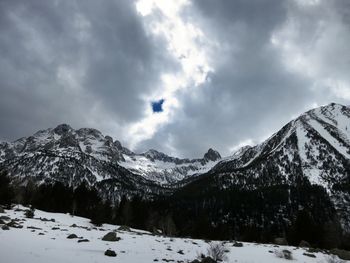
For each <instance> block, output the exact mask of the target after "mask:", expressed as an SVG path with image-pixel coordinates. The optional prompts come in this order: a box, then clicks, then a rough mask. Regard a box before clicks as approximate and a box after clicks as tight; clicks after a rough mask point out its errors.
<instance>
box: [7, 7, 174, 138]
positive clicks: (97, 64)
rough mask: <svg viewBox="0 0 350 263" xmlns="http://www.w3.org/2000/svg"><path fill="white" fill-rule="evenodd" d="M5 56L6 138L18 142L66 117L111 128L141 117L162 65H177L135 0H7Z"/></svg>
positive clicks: (79, 123)
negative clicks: (152, 34) (144, 21)
mask: <svg viewBox="0 0 350 263" xmlns="http://www.w3.org/2000/svg"><path fill="white" fill-rule="evenodd" d="M0 56H1V60H0V91H1V96H0V122H1V129H0V138H2V139H10V140H12V139H16V138H18V137H19V136H24V135H30V134H31V133H32V132H34V131H36V130H38V129H43V128H46V127H52V126H55V125H57V124H58V123H61V122H68V123H71V124H72V125H73V127H77V128H78V127H81V126H97V127H95V128H99V129H102V130H103V131H106V130H107V131H110V130H109V128H110V127H108V124H106V122H107V123H108V122H112V121H113V122H115V123H117V124H118V125H120V126H122V125H123V124H125V123H128V122H132V121H135V120H137V119H139V118H141V117H142V115H143V114H144V108H145V107H147V106H149V104H148V103H147V105H146V104H145V102H144V101H143V100H142V97H143V96H144V95H146V94H149V93H151V92H153V91H154V90H156V89H157V88H159V87H158V86H159V85H158V84H159V73H160V71H161V70H164V69H166V68H173V67H175V64H174V62H173V61H172V59H171V58H170V56H169V55H168V54H167V53H166V51H165V44H164V43H163V42H162V41H161V40H160V39H155V38H152V37H150V36H149V35H147V34H146V33H145V30H144V28H143V25H142V21H141V18H140V17H139V16H138V15H137V14H136V10H135V7H134V1H129V0H118V1H64V0H62V1H36V0H33V1H16V0H15V1H12V0H11V1H1V3H0ZM98 126H100V127H98ZM112 132H115V133H116V134H117V133H118V131H115V130H114V131H112ZM113 135H115V134H113Z"/></svg>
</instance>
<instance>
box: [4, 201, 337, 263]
mask: <svg viewBox="0 0 350 263" xmlns="http://www.w3.org/2000/svg"><path fill="white" fill-rule="evenodd" d="M25 209H26V208H25V207H22V206H17V207H16V209H14V210H5V213H1V214H0V216H2V217H4V216H6V217H9V218H11V219H8V220H5V221H6V222H9V221H10V220H12V219H15V218H16V222H17V225H20V226H22V228H14V227H10V228H9V230H1V229H0V255H1V256H0V258H1V261H2V262H6V263H18V262H27V263H34V262H35V263H41V262H42V263H46V262H67V263H69V262H85V263H88V262H112V261H113V262H128V263H139V262H144V263H147V262H191V261H192V260H194V259H195V258H197V256H198V255H200V254H201V253H204V254H206V252H207V249H208V247H209V244H208V242H209V241H204V240H198V239H189V238H170V237H165V236H161V235H153V234H151V233H149V232H145V231H140V230H136V229H130V230H127V229H126V230H118V228H119V226H116V225H106V224H105V225H103V226H101V227H95V226H94V225H92V224H90V223H89V220H88V219H86V218H82V217H76V216H74V217H73V216H70V215H68V214H59V213H47V212H43V211H40V210H36V211H35V215H34V218H33V219H30V218H26V217H25V216H24V212H25ZM109 231H115V232H116V234H117V236H118V237H119V238H120V240H119V241H116V242H111V241H103V240H101V238H102V237H103V236H104V235H105V234H107V233H108V232H109ZM70 234H76V235H77V238H73V239H68V238H67V237H68V236H69V235H70ZM83 239H85V241H83V242H79V241H81V240H83ZM242 245H243V246H242V247H234V246H233V243H232V242H228V241H227V242H225V248H226V249H227V253H226V256H227V260H226V261H227V262H251V263H254V262H259V263H265V262H266V263H273V262H276V263H278V262H287V261H286V260H285V259H282V258H278V257H277V256H276V253H277V254H278V253H279V252H280V251H282V250H284V249H287V250H289V251H291V252H292V257H293V262H303V263H313V262H315V263H316V262H327V260H328V259H329V258H331V257H332V256H330V255H327V254H323V253H321V252H317V253H310V252H307V250H308V249H307V248H296V247H290V246H276V245H271V244H257V243H243V244H242ZM107 249H110V250H113V251H115V252H116V254H117V255H116V257H107V256H105V255H104V253H105V251H106V250H107ZM305 253H306V254H308V255H304V254H305ZM310 254H311V256H313V257H310ZM334 258H337V257H334Z"/></svg>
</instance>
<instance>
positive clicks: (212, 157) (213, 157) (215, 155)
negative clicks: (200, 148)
mask: <svg viewBox="0 0 350 263" xmlns="http://www.w3.org/2000/svg"><path fill="white" fill-rule="evenodd" d="M204 159H206V160H209V161H217V160H219V159H221V155H220V153H219V152H218V151H215V150H213V149H212V148H209V150H208V151H207V152H206V153H205V154H204Z"/></svg>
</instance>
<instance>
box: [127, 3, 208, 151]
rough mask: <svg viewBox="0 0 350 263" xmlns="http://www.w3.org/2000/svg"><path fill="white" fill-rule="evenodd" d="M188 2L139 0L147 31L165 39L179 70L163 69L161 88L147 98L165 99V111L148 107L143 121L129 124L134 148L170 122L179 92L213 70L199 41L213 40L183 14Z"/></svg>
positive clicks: (138, 5)
mask: <svg viewBox="0 0 350 263" xmlns="http://www.w3.org/2000/svg"><path fill="white" fill-rule="evenodd" d="M187 5H190V3H189V1H188V0H177V1H160V0H140V1H138V2H137V3H136V9H137V11H138V13H139V14H140V15H141V16H142V17H144V20H145V21H146V19H147V21H148V23H146V22H145V27H146V30H147V31H149V33H151V34H154V35H157V36H161V37H163V38H164V39H165V40H166V42H167V48H168V51H169V53H170V54H172V55H173V56H174V58H175V59H176V61H177V62H178V63H179V65H180V71H178V72H176V73H174V72H162V73H161V81H162V83H161V87H160V88H159V89H155V92H154V93H153V94H150V95H149V96H145V97H144V100H145V101H146V104H147V102H151V101H155V100H160V99H164V105H163V109H164V110H163V111H162V112H159V113H158V114H154V113H153V111H152V110H151V107H149V108H147V109H146V110H145V111H146V114H145V117H144V118H143V119H142V120H141V121H139V122H136V123H133V124H131V125H130V126H129V127H127V132H128V134H129V137H130V141H131V148H134V147H136V146H137V144H138V143H139V142H141V141H143V140H147V139H150V138H152V136H153V135H154V134H155V132H156V131H157V129H158V128H159V127H160V126H162V125H164V124H166V123H168V122H170V121H171V119H172V116H173V114H174V113H175V111H176V110H177V109H178V108H179V107H181V102H179V101H178V99H177V93H178V92H180V91H181V92H184V91H186V89H193V88H196V87H198V86H199V85H200V84H202V83H204V82H205V80H206V78H207V74H208V73H209V72H211V71H213V69H212V68H211V67H210V65H209V62H208V60H207V54H206V49H205V47H203V46H200V45H199V44H198V43H200V42H207V43H208V44H207V45H208V46H209V45H210V41H209V40H208V39H206V36H205V35H204V33H203V32H202V30H201V29H200V28H198V27H197V26H196V25H193V24H191V23H188V22H185V21H183V19H182V17H181V11H182V10H183V8H185V7H186V6H187ZM159 14H160V15H159ZM203 40H205V41H203Z"/></svg>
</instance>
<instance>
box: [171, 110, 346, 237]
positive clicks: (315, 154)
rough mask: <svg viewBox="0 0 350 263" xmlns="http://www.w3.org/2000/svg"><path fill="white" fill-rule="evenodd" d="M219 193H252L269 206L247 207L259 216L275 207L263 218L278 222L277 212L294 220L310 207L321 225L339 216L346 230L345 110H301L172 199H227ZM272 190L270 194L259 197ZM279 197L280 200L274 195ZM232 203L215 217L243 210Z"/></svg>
mask: <svg viewBox="0 0 350 263" xmlns="http://www.w3.org/2000/svg"><path fill="white" fill-rule="evenodd" d="M322 189H324V191H323V190H322ZM223 192H225V193H227V195H231V196H233V193H235V192H236V193H238V192H239V193H240V194H241V196H244V195H245V193H250V196H251V200H252V199H253V196H254V195H255V194H256V196H255V197H254V198H256V199H254V200H255V201H254V202H256V203H258V202H265V203H266V206H269V208H267V207H264V206H262V207H261V210H259V212H258V210H256V209H257V207H258V204H256V205H254V204H253V205H252V207H251V208H250V209H251V210H252V211H255V212H256V213H257V214H261V216H264V213H265V212H266V213H267V210H268V209H270V208H272V207H273V206H274V208H273V209H272V210H271V214H270V215H268V216H267V217H268V218H266V220H275V221H278V220H280V219H278V218H279V215H281V216H283V217H286V218H288V219H289V220H293V218H294V220H295V218H296V216H297V214H298V211H299V208H300V207H299V206H301V207H307V208H308V209H309V210H310V211H313V212H312V213H313V214H312V216H313V217H314V219H315V220H316V221H317V220H319V223H320V224H321V223H322V220H328V221H332V220H334V217H338V218H339V220H340V222H341V224H342V226H343V229H344V230H346V231H347V232H349V231H350V216H349V215H350V108H348V107H345V106H342V105H339V104H334V103H333V104H329V105H327V106H324V107H320V108H317V109H313V110H310V111H308V112H306V113H304V114H303V115H301V116H300V117H298V118H297V119H295V120H293V121H291V122H290V123H288V124H287V125H285V126H284V127H283V128H282V129H281V130H280V131H278V132H277V133H275V134H274V135H272V136H271V137H270V138H269V139H267V140H266V141H264V142H263V143H261V144H259V145H256V146H254V147H245V148H244V149H243V150H241V151H240V153H239V154H236V155H234V156H232V157H231V158H224V159H223V160H222V161H220V162H219V163H218V164H217V165H216V166H215V167H214V168H213V169H212V170H211V171H209V172H208V173H207V174H205V175H203V176H201V177H200V178H199V179H198V180H197V181H194V182H192V183H190V184H188V185H187V186H185V187H184V188H183V189H180V190H179V191H178V193H176V194H175V196H174V199H177V198H178V199H181V198H183V199H184V200H189V199H190V198H193V200H201V199H202V200H203V199H207V198H208V196H210V195H211V196H212V197H211V198H212V199H215V198H217V199H220V198H226V201H224V200H221V203H224V204H226V203H228V202H231V201H228V200H231V199H230V198H231V197H224V196H223V194H222V193H223ZM271 192H273V193H274V194H273V196H271V195H270V197H269V198H266V197H264V195H268V194H270V193H271ZM308 192H309V196H308ZM209 193H210V194H209ZM220 195H221V196H220ZM278 195H280V198H275V197H276V196H278ZM183 196H185V197H183ZM194 196H196V197H194ZM310 197H311V198H310ZM237 198H239V197H237ZM245 200H246V201H247V200H248V199H245ZM316 200H318V201H316ZM320 200H323V201H322V202H319V201H320ZM329 201H330V202H329ZM194 202H196V201H194ZM206 202H208V200H207V201H206ZM218 202H219V201H218ZM232 202H233V205H231V208H227V210H226V214H225V212H220V213H221V215H220V216H218V217H217V216H216V218H225V217H226V218H230V219H231V220H233V218H234V213H236V214H237V213H238V211H237V210H239V211H241V209H242V208H240V207H239V206H238V207H237V210H235V211H232V207H234V206H235V204H236V202H237V201H235V200H233V201H232ZM247 202H250V201H247ZM254 202H253V203H254ZM219 203H220V202H219ZM219 206H220V205H219ZM221 207H223V205H221ZM298 207H299V208H298ZM315 207H317V209H315ZM333 209H335V210H334V211H335V213H334V212H333ZM242 211H245V212H242V213H245V214H247V212H248V211H249V213H250V212H252V211H250V210H249V209H248V211H247V209H245V210H242ZM321 214H323V216H321ZM317 217H318V218H317ZM321 218H322V219H321ZM218 220H219V219H218ZM247 220H248V219H247ZM254 220H255V221H256V218H255V219H254ZM281 224H283V223H279V226H280V227H281ZM260 225H261V223H260Z"/></svg>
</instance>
